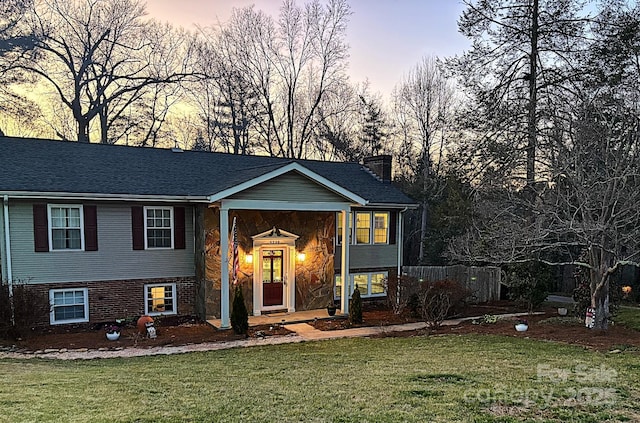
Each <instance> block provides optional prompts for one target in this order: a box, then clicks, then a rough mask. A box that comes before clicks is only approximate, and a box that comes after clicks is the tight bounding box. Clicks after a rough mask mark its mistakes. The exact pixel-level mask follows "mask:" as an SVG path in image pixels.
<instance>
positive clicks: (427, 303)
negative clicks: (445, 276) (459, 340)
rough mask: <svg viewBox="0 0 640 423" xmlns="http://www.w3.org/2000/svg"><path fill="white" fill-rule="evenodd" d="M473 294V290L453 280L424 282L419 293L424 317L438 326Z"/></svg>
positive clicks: (429, 323)
mask: <svg viewBox="0 0 640 423" xmlns="http://www.w3.org/2000/svg"><path fill="white" fill-rule="evenodd" d="M469 295H471V291H470V290H468V289H467V288H465V287H464V286H462V285H461V284H459V283H458V282H456V281H452V280H441V281H435V282H424V283H423V284H422V289H421V290H420V293H419V294H418V297H419V299H420V310H421V316H422V319H423V320H424V321H425V322H426V323H427V324H428V325H429V327H431V328H436V327H438V326H440V324H442V321H443V320H444V319H445V318H447V317H449V316H450V315H451V313H452V312H456V311H458V309H459V307H461V306H462V305H463V304H464V301H465V300H466V299H467V298H468V297H469Z"/></svg>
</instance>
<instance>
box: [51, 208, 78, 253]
mask: <svg viewBox="0 0 640 423" xmlns="http://www.w3.org/2000/svg"><path fill="white" fill-rule="evenodd" d="M49 221H50V225H49V227H50V228H51V229H50V231H51V232H50V237H49V239H50V240H51V249H52V250H82V249H83V248H84V245H83V244H84V243H83V233H82V232H83V224H82V206H67V205H64V206H58V205H49Z"/></svg>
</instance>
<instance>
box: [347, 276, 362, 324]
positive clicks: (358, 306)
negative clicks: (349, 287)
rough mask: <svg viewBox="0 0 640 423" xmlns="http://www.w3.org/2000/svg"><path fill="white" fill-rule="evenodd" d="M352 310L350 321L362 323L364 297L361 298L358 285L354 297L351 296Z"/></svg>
mask: <svg viewBox="0 0 640 423" xmlns="http://www.w3.org/2000/svg"><path fill="white" fill-rule="evenodd" d="M350 309H351V312H350V313H349V320H351V323H362V297H361V296H360V289H358V285H356V289H354V290H353V295H351V307H350Z"/></svg>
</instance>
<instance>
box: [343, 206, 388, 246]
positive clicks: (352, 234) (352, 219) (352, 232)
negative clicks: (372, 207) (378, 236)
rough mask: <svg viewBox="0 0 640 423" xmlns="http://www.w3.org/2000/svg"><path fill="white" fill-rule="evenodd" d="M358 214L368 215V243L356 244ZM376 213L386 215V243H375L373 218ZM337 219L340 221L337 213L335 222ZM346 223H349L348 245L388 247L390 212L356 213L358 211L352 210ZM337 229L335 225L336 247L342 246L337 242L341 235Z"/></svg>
mask: <svg viewBox="0 0 640 423" xmlns="http://www.w3.org/2000/svg"><path fill="white" fill-rule="evenodd" d="M358 213H368V214H369V222H370V225H371V226H370V227H369V242H358V240H357V233H358V232H357V228H356V220H357V216H358ZM376 213H377V214H382V213H384V214H386V215H387V235H386V239H387V241H386V242H375V226H376V225H375V217H376ZM339 219H342V217H341V216H340V213H338V214H337V215H336V222H338V220H339ZM348 223H349V226H350V227H349V230H348V233H349V241H350V243H349V245H389V242H390V239H389V236H390V226H391V212H390V211H358V210H353V211H352V212H350V213H349V219H348ZM339 230H340V229H339V228H338V224H337V223H336V245H342V242H340V241H339V239H340V236H339V235H341V234H340V233H339Z"/></svg>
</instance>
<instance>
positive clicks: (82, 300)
mask: <svg viewBox="0 0 640 423" xmlns="http://www.w3.org/2000/svg"><path fill="white" fill-rule="evenodd" d="M88 297H89V295H88V290H87V288H78V289H52V290H50V291H49V303H50V304H51V318H50V321H51V324H52V325H56V324H61V323H80V322H88V321H89V298H88Z"/></svg>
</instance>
